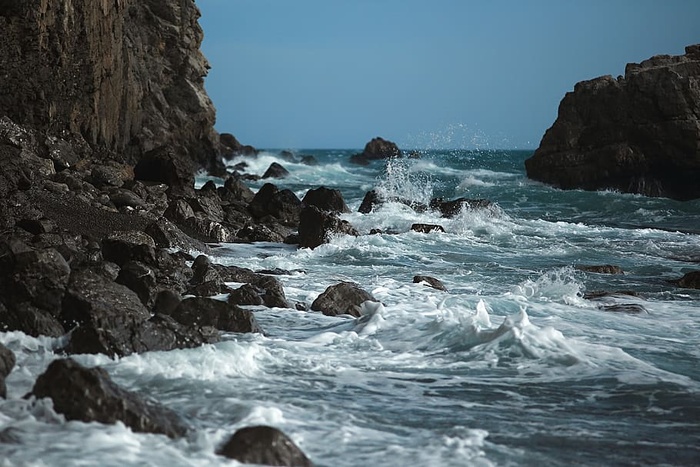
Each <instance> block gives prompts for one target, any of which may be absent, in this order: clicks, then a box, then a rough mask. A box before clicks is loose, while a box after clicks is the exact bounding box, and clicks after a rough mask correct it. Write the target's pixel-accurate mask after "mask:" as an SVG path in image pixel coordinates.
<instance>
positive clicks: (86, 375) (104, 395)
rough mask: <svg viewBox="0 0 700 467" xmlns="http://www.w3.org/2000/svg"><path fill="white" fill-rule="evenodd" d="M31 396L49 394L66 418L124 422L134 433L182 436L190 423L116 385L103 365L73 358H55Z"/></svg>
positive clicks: (112, 422) (38, 379)
mask: <svg viewBox="0 0 700 467" xmlns="http://www.w3.org/2000/svg"><path fill="white" fill-rule="evenodd" d="M30 395H32V396H35V397H37V398H44V397H48V398H50V399H51V400H52V401H53V408H54V410H55V411H56V412H58V413H60V414H63V415H64V416H65V417H66V419H67V420H79V421H82V422H85V423H90V422H100V423H106V424H114V423H116V422H118V421H119V422H122V423H124V425H126V426H128V427H129V428H131V429H132V430H133V431H135V432H142V433H157V434H163V435H166V436H169V437H170V438H180V437H182V436H184V435H185V434H187V432H188V431H189V426H188V425H187V424H186V423H185V422H184V420H183V419H182V418H180V417H179V416H178V415H177V414H176V413H175V412H173V411H172V410H170V409H168V408H166V407H164V406H162V405H160V404H158V403H156V402H153V401H149V400H146V399H144V398H143V397H141V396H139V395H137V394H136V393H133V392H130V391H127V390H125V389H122V388H121V387H119V386H118V385H117V384H115V383H114V382H113V381H112V379H111V378H110V377H109V375H108V374H107V372H106V371H105V370H103V369H102V368H86V367H84V366H82V365H80V364H79V363H77V362H75V361H74V360H71V359H60V360H54V361H53V362H52V363H51V364H50V365H49V367H48V368H47V369H46V371H45V372H44V373H43V374H42V375H40V376H39V378H37V380H36V383H35V384H34V388H33V389H32V392H31V393H30Z"/></svg>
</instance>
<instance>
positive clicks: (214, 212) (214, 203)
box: [188, 192, 224, 222]
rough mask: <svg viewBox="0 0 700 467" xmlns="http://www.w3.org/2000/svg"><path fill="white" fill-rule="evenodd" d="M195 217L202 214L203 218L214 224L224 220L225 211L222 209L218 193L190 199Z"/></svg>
mask: <svg viewBox="0 0 700 467" xmlns="http://www.w3.org/2000/svg"><path fill="white" fill-rule="evenodd" d="M188 202H189V204H190V206H192V210H193V211H194V213H195V215H197V213H202V214H203V217H204V218H206V219H209V220H212V221H214V222H221V221H223V220H224V210H223V209H222V208H221V200H220V199H219V195H218V194H216V192H214V193H212V194H209V195H200V196H197V197H196V198H190V199H188Z"/></svg>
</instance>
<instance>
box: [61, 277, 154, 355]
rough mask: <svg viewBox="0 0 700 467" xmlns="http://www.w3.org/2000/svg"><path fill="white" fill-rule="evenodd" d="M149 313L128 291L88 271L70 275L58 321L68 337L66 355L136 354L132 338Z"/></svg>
mask: <svg viewBox="0 0 700 467" xmlns="http://www.w3.org/2000/svg"><path fill="white" fill-rule="evenodd" d="M148 318H150V313H149V312H148V310H147V309H146V307H144V305H143V304H142V303H141V300H140V299H139V297H138V296H137V295H136V293H135V292H133V291H132V290H131V289H129V288H128V287H126V286H124V285H121V284H117V283H115V282H112V281H110V280H108V279H107V278H105V277H103V276H101V275H99V274H97V273H95V272H93V271H91V270H89V269H84V270H79V271H73V273H72V274H71V278H70V282H69V284H68V288H67V289H66V293H65V296H64V298H63V308H62V312H61V321H62V322H63V326H64V328H65V329H72V328H73V327H75V326H78V328H77V329H75V330H74V331H73V333H72V335H71V340H70V343H69V344H68V347H67V349H66V350H67V351H68V352H69V353H103V354H106V355H109V356H115V355H118V356H124V355H129V354H131V353H133V352H134V351H135V349H134V343H133V342H132V339H131V338H132V335H133V334H134V331H135V329H137V328H138V327H139V326H140V325H141V324H142V323H143V322H145V321H146V320H147V319H148Z"/></svg>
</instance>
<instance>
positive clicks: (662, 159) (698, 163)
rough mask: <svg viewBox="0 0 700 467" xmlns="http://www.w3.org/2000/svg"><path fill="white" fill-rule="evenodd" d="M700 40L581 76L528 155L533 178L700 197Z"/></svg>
mask: <svg viewBox="0 0 700 467" xmlns="http://www.w3.org/2000/svg"><path fill="white" fill-rule="evenodd" d="M699 78H700V45H691V46H688V47H686V49H685V55H680V56H669V55H659V56H655V57H652V58H650V59H648V60H645V61H643V62H641V63H639V64H636V63H631V64H628V65H627V67H626V68H625V75H624V77H619V78H617V79H615V78H613V77H612V76H603V77H600V78H595V79H592V80H588V81H582V82H579V83H577V84H576V86H575V87H574V90H573V92H569V93H567V94H566V96H564V98H563V99H562V101H561V103H560V104H559V112H558V116H557V119H556V121H555V122H554V124H553V125H552V127H551V128H550V129H548V130H547V132H546V133H545V135H544V137H543V138H542V141H541V143H540V146H539V148H537V150H536V151H535V153H534V155H533V156H532V157H531V158H530V159H528V160H526V161H525V168H526V170H527V175H528V177H529V178H531V179H534V180H538V181H541V182H544V183H548V184H551V185H554V186H556V187H559V188H562V189H584V190H601V189H612V190H618V191H622V192H628V193H639V194H643V195H646V196H663V197H669V198H674V199H678V200H689V199H696V198H698V197H700V185H698V183H697V180H699V179H700V151H698V140H699V139H700V116H699V114H698V111H697V106H698V102H700V88H699V87H698V86H697V82H698V79H699Z"/></svg>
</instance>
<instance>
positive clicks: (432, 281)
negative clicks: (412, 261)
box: [413, 276, 447, 292]
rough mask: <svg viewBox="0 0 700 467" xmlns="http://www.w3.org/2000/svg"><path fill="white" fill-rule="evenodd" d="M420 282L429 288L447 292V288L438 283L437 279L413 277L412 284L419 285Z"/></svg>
mask: <svg viewBox="0 0 700 467" xmlns="http://www.w3.org/2000/svg"><path fill="white" fill-rule="evenodd" d="M421 282H424V283H426V284H427V285H429V286H430V287H432V288H434V289H437V290H442V291H445V292H447V287H445V285H444V284H443V283H442V282H440V281H439V280H438V279H435V278H434V277H430V276H413V283H414V284H420V283H421Z"/></svg>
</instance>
